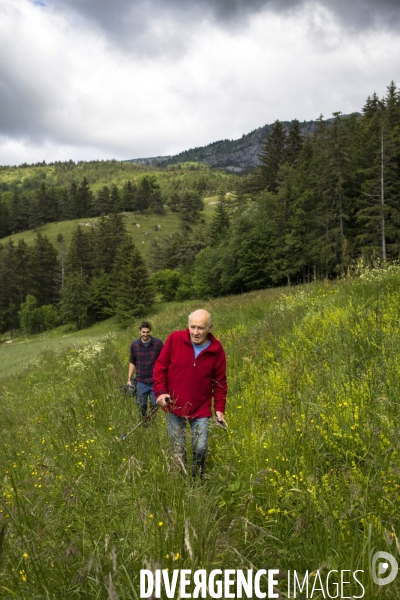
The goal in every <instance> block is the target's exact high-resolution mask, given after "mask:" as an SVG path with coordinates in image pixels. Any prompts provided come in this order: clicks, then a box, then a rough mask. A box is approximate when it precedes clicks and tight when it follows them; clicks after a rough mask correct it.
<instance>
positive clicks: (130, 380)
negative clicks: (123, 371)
mask: <svg viewBox="0 0 400 600" xmlns="http://www.w3.org/2000/svg"><path fill="white" fill-rule="evenodd" d="M126 385H132V379H129V377H128V381H127V382H126Z"/></svg>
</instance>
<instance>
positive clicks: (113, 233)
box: [91, 213, 127, 275]
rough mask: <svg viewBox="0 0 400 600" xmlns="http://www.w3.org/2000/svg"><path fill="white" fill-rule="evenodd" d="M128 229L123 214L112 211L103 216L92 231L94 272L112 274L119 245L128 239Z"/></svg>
mask: <svg viewBox="0 0 400 600" xmlns="http://www.w3.org/2000/svg"><path fill="white" fill-rule="evenodd" d="M126 238H127V231H126V225H125V221H124V217H123V215H121V214H119V213H110V215H109V216H108V217H101V218H100V219H99V222H98V223H97V225H96V227H94V228H93V229H92V232H91V244H92V264H93V274H94V275H100V273H102V272H104V273H108V274H110V273H111V271H112V270H113V266H114V261H115V257H116V254H117V250H118V248H119V246H120V245H121V244H122V243H123V242H124V241H125V240H126Z"/></svg>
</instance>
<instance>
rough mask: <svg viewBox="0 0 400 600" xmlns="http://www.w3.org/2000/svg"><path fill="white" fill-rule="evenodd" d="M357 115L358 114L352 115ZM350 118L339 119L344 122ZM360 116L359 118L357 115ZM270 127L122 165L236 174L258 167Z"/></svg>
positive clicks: (303, 126)
mask: <svg viewBox="0 0 400 600" xmlns="http://www.w3.org/2000/svg"><path fill="white" fill-rule="evenodd" d="M353 114H357V115H360V113H353ZM348 116H350V115H342V118H346V117H348ZM360 116H361V115H360ZM333 120H334V118H333V117H331V118H329V119H325V120H324V122H325V123H326V124H327V125H328V126H330V125H331V123H332V122H333ZM282 123H283V128H284V130H285V131H287V132H288V131H290V128H291V126H292V123H293V121H282ZM299 126H300V131H301V133H302V135H303V136H304V137H306V136H307V135H308V134H310V133H313V132H314V131H315V129H316V127H317V121H316V120H315V121H302V122H300V123H299ZM271 130H272V125H269V124H267V125H263V126H262V127H258V128H257V129H254V130H253V131H251V132H250V133H247V134H243V135H242V137H241V138H239V139H237V140H228V139H226V140H219V141H216V142H211V143H210V144H208V145H207V146H200V147H198V148H191V149H189V150H184V151H183V152H180V153H178V154H175V155H170V156H153V157H148V158H133V159H129V160H126V161H124V162H132V163H136V164H142V165H155V166H158V167H163V166H164V167H166V166H168V165H171V164H175V163H178V162H204V163H206V164H208V165H210V166H212V167H215V168H220V169H226V170H227V171H231V172H236V173H240V172H243V171H247V170H251V169H254V168H255V167H256V166H257V165H258V164H259V162H260V161H259V159H258V154H260V152H261V147H262V145H263V143H264V141H265V138H266V136H267V135H268V134H269V133H271Z"/></svg>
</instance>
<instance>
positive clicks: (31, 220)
mask: <svg viewBox="0 0 400 600" xmlns="http://www.w3.org/2000/svg"><path fill="white" fill-rule="evenodd" d="M0 193H1V195H0V331H1V332H5V331H9V330H11V331H13V330H14V329H22V330H23V331H25V332H27V333H35V332H38V331H43V330H45V329H50V328H52V327H54V326H56V325H57V324H59V323H73V324H74V325H75V326H76V327H77V328H78V329H80V328H82V327H84V326H85V325H87V324H90V323H94V322H96V321H99V320H102V319H105V318H107V317H109V316H110V315H118V316H119V317H120V319H121V320H122V321H124V320H125V321H129V319H132V318H135V317H137V316H140V315H141V314H143V313H144V312H145V311H146V310H147V308H148V307H149V306H151V304H152V303H153V301H154V300H155V298H156V297H160V298H161V299H162V300H166V301H169V300H187V299H206V298H212V297H218V296H225V295H229V294H236V293H242V292H247V291H253V290H259V289H264V288H268V287H277V286H281V285H287V284H296V283H303V282H304V283H306V282H311V281H317V280H321V279H331V278H337V277H343V276H344V275H345V274H346V273H347V272H348V271H349V270H350V269H352V268H355V266H356V265H357V264H358V263H359V262H360V261H362V262H363V263H364V264H370V265H376V264H377V263H387V262H394V261H396V260H398V258H399V254H400V92H399V90H398V89H397V87H396V85H395V83H394V82H392V83H391V84H390V85H389V86H388V87H387V91H386V94H385V96H384V97H383V98H379V97H378V96H377V95H376V94H373V95H371V96H369V97H368V98H367V100H366V102H365V105H364V107H363V108H362V113H355V114H352V115H342V114H341V112H339V111H338V112H335V113H334V114H333V119H330V120H329V121H326V120H324V118H323V117H322V116H321V117H320V118H319V119H318V120H317V122H316V127H315V128H314V130H313V132H312V133H310V134H309V135H308V136H307V137H305V136H304V135H302V133H301V130H300V126H299V122H298V121H297V120H294V121H292V123H291V127H290V129H289V131H288V130H287V129H285V128H284V127H283V124H282V122H280V121H276V122H275V123H274V124H273V126H272V130H271V133H269V134H268V135H267V137H266V139H265V142H264V144H263V146H262V150H261V153H260V155H259V165H258V166H257V167H256V168H255V169H254V170H253V171H252V172H250V173H248V172H247V173H246V174H233V173H228V172H226V171H223V170H218V169H212V168H210V167H208V166H206V165H204V164H200V163H177V164H168V165H167V166H165V167H157V166H150V167H149V166H147V167H145V166H141V165H137V164H131V163H118V162H117V161H104V162H95V161H94V162H90V163H78V164H75V163H74V162H72V161H69V162H65V163H61V162H59V163H52V164H47V165H46V164H45V163H40V164H36V165H26V164H24V165H21V166H19V167H0ZM210 197H215V209H214V210H213V213H212V217H211V219H210V220H209V222H206V221H205V219H204V217H203V216H202V215H203V208H204V199H205V198H210ZM166 212H168V213H171V214H174V215H176V217H177V219H178V220H179V230H178V231H176V232H174V233H172V234H164V233H163V234H161V233H160V235H158V237H157V239H155V241H154V243H153V244H152V248H151V251H150V258H149V259H147V258H146V259H145V258H144V257H143V256H142V253H141V249H140V248H138V247H137V246H136V245H135V243H134V242H133V240H132V238H131V236H130V235H129V233H128V231H127V227H126V219H127V217H129V216H131V215H134V214H157V215H163V214H165V213H166ZM82 219H90V226H89V227H83V226H82V223H79V222H78V221H79V220H82ZM71 220H76V221H77V223H76V225H75V227H74V229H73V232H72V236H71V239H70V241H69V243H68V244H67V243H66V240H65V239H64V237H63V235H62V234H59V235H58V237H57V243H56V244H53V243H51V242H50V241H49V239H48V237H47V236H46V235H45V234H43V233H42V232H41V227H42V226H43V225H45V224H47V223H60V222H63V221H71ZM28 230H34V231H35V232H36V234H35V238H34V242H33V243H30V244H28V243H27V242H26V241H25V240H24V239H23V238H21V237H20V236H19V238H18V241H17V242H16V241H15V240H14V239H13V236H14V235H15V234H18V233H21V232H25V231H28Z"/></svg>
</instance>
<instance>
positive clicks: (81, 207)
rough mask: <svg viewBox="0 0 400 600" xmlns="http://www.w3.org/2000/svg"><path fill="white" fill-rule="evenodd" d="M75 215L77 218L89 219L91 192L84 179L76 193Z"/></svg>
mask: <svg viewBox="0 0 400 600" xmlns="http://www.w3.org/2000/svg"><path fill="white" fill-rule="evenodd" d="M75 201H76V214H77V217H78V218H82V217H90V216H91V214H92V205H93V192H92V191H91V189H90V187H89V182H88V180H87V179H86V177H84V178H83V179H82V181H81V183H80V185H79V187H78V189H77V192H76V200H75Z"/></svg>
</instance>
